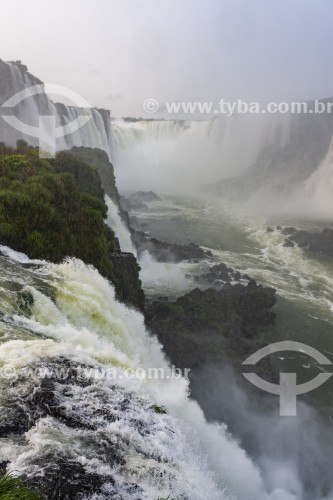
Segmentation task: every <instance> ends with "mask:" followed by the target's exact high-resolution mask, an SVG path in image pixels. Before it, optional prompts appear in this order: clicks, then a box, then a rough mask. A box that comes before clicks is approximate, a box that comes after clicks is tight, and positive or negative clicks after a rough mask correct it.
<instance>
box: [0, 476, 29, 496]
mask: <svg viewBox="0 0 333 500" xmlns="http://www.w3.org/2000/svg"><path fill="white" fill-rule="evenodd" d="M0 500H38V495H37V494H36V493H34V492H33V491H30V490H28V489H27V488H26V487H25V486H24V485H23V484H22V482H21V480H20V479H18V478H16V477H12V476H10V475H8V474H1V475H0Z"/></svg>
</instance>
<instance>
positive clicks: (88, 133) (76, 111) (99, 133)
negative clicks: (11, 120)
mask: <svg viewBox="0 0 333 500" xmlns="http://www.w3.org/2000/svg"><path fill="white" fill-rule="evenodd" d="M34 85H41V86H43V83H42V82H41V81H40V80H38V79H37V78H36V77H34V76H33V75H31V74H30V73H29V72H28V71H27V69H26V67H25V66H23V65H21V64H20V63H6V62H4V61H2V60H0V104H3V103H5V102H6V101H7V100H8V99H9V98H11V97H12V96H14V95H15V94H16V93H17V92H19V91H21V90H23V89H25V88H28V87H32V86H34ZM14 115H15V117H17V118H18V119H19V120H20V121H21V122H24V123H25V124H27V125H30V126H35V127H36V126H38V121H39V117H40V116H45V115H49V116H55V117H56V126H57V127H59V126H64V125H66V124H69V123H71V122H73V121H74V120H76V119H78V118H79V117H82V115H83V116H88V117H89V118H90V119H89V121H88V122H87V123H86V124H85V125H83V126H82V127H81V128H79V129H78V130H77V131H76V132H74V133H71V134H68V135H66V136H65V137H59V138H57V140H56V149H57V151H59V150H61V149H70V148H71V147H73V146H87V147H92V148H100V149H103V150H104V151H106V153H107V154H108V155H109V157H110V155H111V128H110V126H111V125H110V124H111V121H110V113H109V112H108V111H106V110H99V109H94V108H86V109H82V108H78V107H75V106H66V105H64V104H59V103H54V102H53V101H52V100H51V99H50V97H49V96H48V95H47V94H46V93H41V94H38V95H36V96H33V97H29V98H27V99H24V100H22V101H21V102H20V103H18V104H17V105H16V106H15V113H14ZM18 139H24V140H26V141H27V143H28V144H32V145H34V146H35V145H38V142H39V141H38V138H36V137H33V136H30V135H25V134H23V133H22V132H20V131H18V130H16V129H15V128H13V127H11V126H10V125H9V124H8V123H7V122H6V121H5V120H4V119H3V118H2V117H1V116H0V142H5V143H6V144H8V145H12V146H15V143H16V141H17V140H18Z"/></svg>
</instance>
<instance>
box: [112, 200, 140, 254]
mask: <svg viewBox="0 0 333 500" xmlns="http://www.w3.org/2000/svg"><path fill="white" fill-rule="evenodd" d="M105 203H106V205H107V207H108V214H107V220H106V222H107V224H108V225H109V226H110V227H111V229H113V231H114V233H115V235H116V236H117V238H118V240H119V244H120V249H121V250H122V251H123V252H131V253H132V254H134V255H135V256H136V249H135V248H134V245H133V243H132V238H131V233H130V231H129V229H128V227H127V226H126V224H125V222H124V221H123V220H122V218H121V216H120V213H119V208H118V207H117V205H116V204H115V203H114V201H113V200H111V198H110V197H109V196H108V195H105Z"/></svg>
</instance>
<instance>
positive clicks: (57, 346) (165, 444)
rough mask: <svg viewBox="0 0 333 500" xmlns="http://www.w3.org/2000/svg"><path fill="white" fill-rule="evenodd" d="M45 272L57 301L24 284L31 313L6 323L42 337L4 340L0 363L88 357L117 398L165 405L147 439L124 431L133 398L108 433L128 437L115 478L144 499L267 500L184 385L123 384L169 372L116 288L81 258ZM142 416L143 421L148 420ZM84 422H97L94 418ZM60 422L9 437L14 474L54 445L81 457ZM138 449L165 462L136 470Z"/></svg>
mask: <svg viewBox="0 0 333 500" xmlns="http://www.w3.org/2000/svg"><path fill="white" fill-rule="evenodd" d="M35 272H36V273H37V271H35ZM47 273H48V274H49V276H50V278H48V279H47V281H48V283H50V284H52V287H53V288H54V301H52V300H51V299H50V298H49V297H47V296H46V295H45V294H43V293H42V292H41V291H40V290H37V289H36V287H34V286H31V285H29V286H27V290H28V291H30V292H31V293H32V294H33V297H34V305H33V309H32V317H25V316H22V315H18V314H13V315H11V316H8V317H7V321H9V323H10V324H12V325H17V327H20V328H21V329H22V328H26V329H28V330H30V331H33V332H35V333H36V334H38V335H42V337H40V338H38V339H37V338H36V339H35V340H31V339H29V340H26V341H25V340H9V341H7V342H5V343H3V344H1V345H0V364H1V366H3V365H4V364H5V365H6V366H7V367H12V368H15V369H19V368H22V367H24V366H26V365H29V364H31V363H36V362H38V360H39V361H41V360H45V359H49V360H52V359H57V358H58V357H59V356H61V355H65V356H66V357H67V358H70V359H72V360H73V362H74V361H76V362H77V361H81V362H85V363H87V362H88V361H89V362H90V363H91V362H93V364H95V366H104V367H106V366H108V367H114V368H116V369H117V379H113V380H112V381H111V384H113V385H114V384H116V387H118V389H117V390H119V391H120V393H121V392H122V391H124V390H125V391H126V390H127V391H128V390H130V391H132V392H133V393H134V394H135V395H137V396H138V397H139V398H141V399H143V400H146V401H148V402H149V401H151V402H154V403H157V404H159V405H163V406H164V407H165V408H166V409H167V411H168V415H167V416H163V415H162V416H161V417H155V422H151V421H147V422H146V423H147V425H148V428H149V426H150V425H153V429H154V433H153V436H152V437H151V439H150V438H149V436H148V437H147V439H145V440H142V439H141V438H140V436H139V435H138V434H137V432H136V431H135V429H133V428H132V427H131V426H130V420H131V418H134V416H135V414H139V415H141V414H142V413H144V412H143V410H141V409H140V408H139V407H136V406H135V402H134V403H133V405H134V407H133V414H132V417H131V416H130V415H129V416H126V415H124V416H123V418H122V414H121V412H120V413H119V420H117V421H116V422H114V423H112V422H110V423H109V424H108V428H107V432H110V433H116V435H118V439H119V440H125V439H127V438H126V434H127V433H130V445H129V447H128V448H127V451H126V453H127V454H128V455H127V456H126V466H125V467H123V468H121V470H117V471H116V472H117V474H118V475H119V476H121V479H122V480H128V479H129V477H131V478H132V480H135V482H136V483H137V484H139V485H140V486H141V487H142V488H143V491H144V496H143V498H146V499H147V500H152V499H156V498H157V497H158V495H168V494H171V495H173V496H174V497H176V498H177V497H178V496H179V495H185V497H186V498H189V499H191V500H199V499H200V500H201V499H202V500H223V499H230V500H231V499H244V500H245V499H248V500H254V499H255V500H262V499H265V498H268V496H267V495H266V493H264V491H263V486H262V481H261V478H260V475H259V473H258V471H257V470H256V468H255V466H254V465H253V464H252V463H251V461H250V460H249V459H248V458H247V457H246V455H245V453H244V451H243V450H242V449H241V448H239V447H238V445H237V444H236V443H235V442H233V441H232V440H231V439H230V438H229V437H228V436H227V434H226V432H225V430H224V428H223V427H222V426H219V425H208V424H207V423H206V422H205V419H204V417H203V414H202V411H201V410H200V409H199V407H198V405H197V404H196V403H195V402H193V401H190V400H189V399H188V395H187V391H188V389H187V382H186V380H185V379H178V380H175V379H172V378H171V379H159V380H156V379H142V380H138V379H135V380H125V379H122V375H123V374H124V369H126V368H132V369H136V368H147V369H148V368H151V367H160V368H161V367H162V368H163V369H164V370H165V373H170V369H169V366H168V364H167V363H166V361H165V360H164V357H163V354H162V352H161V346H160V345H159V344H158V342H157V340H156V339H155V338H153V337H150V336H149V334H148V333H147V332H146V330H145V327H144V321H143V317H142V315H141V314H140V313H138V312H136V311H134V310H132V309H129V308H128V307H126V306H125V305H123V304H121V303H119V302H118V301H117V300H116V299H115V294H114V289H113V287H112V286H111V285H110V284H109V283H108V282H107V281H106V280H105V279H104V278H102V277H101V276H100V275H99V274H98V272H97V271H96V270H95V269H93V268H91V267H88V266H86V265H84V264H83V263H82V262H80V261H76V260H73V259H71V260H67V261H66V262H65V263H63V264H60V265H51V264H49V265H47V266H46V268H44V269H43V272H42V276H43V277H44V279H45V275H47ZM101 364H102V365H101ZM109 384H110V383H109V382H108V381H105V380H102V383H100V384H99V385H98V384H97V385H98V387H99V388H100V389H99V390H102V391H104V396H105V394H107V393H108V391H109V390H110V388H111V386H110V385H109ZM109 387H110V388H109ZM78 397H79V395H78ZM82 397H83V394H82ZM84 397H85V401H86V402H85V405H86V406H87V405H89V406H91V404H92V401H91V400H90V396H89V392H87V391H85V395H84ZM91 397H92V396H91ZM74 401H75V398H74ZM100 404H103V403H102V402H99V400H98V398H97V399H96V397H95V399H94V405H95V408H94V411H97V410H98V408H99V405H100ZM96 405H97V406H96ZM75 407H76V406H75V405H74V407H73V408H75ZM70 408H72V401H71V402H70ZM73 411H74V410H73ZM82 411H84V405H83V407H82ZM141 417H142V418H144V414H143V415H141ZM89 418H91V420H92V421H94V419H95V418H96V417H95V416H94V412H93V413H91V414H90V415H89ZM126 418H129V420H126ZM149 418H150V417H149V416H147V419H149ZM59 425H60V424H59V423H57V422H54V420H53V418H51V417H46V418H43V419H40V420H39V421H38V422H37V424H36V425H35V426H33V427H32V429H31V430H30V431H29V432H28V434H27V435H26V436H25V439H24V441H23V442H22V443H21V444H20V445H19V446H17V445H15V442H13V441H11V439H7V440H6V439H5V440H3V443H2V444H3V447H2V451H1V457H2V458H7V459H8V458H10V459H11V466H10V470H13V471H15V472H16V473H20V472H22V473H23V472H24V473H28V475H29V474H33V468H32V469H31V466H30V465H29V464H30V463H34V461H35V460H36V457H37V458H38V455H39V454H40V455H43V453H44V450H45V447H46V446H48V447H51V449H52V448H54V447H57V446H59V445H60V446H62V447H64V449H65V450H67V448H68V446H70V447H72V448H73V447H74V451H73V449H72V450H71V453H74V452H75V453H74V454H76V453H78V452H79V448H78V449H77V450H76V447H77V446H79V440H80V432H77V431H75V430H71V429H70V428H65V427H64V426H63V425H62V424H61V425H60V426H59ZM64 433H65V434H64ZM76 434H77V438H75V435H76ZM76 439H77V440H78V441H76ZM96 439H97V438H96ZM75 443H76V444H75ZM136 448H139V449H140V448H142V451H143V452H145V453H148V452H149V453H153V454H155V455H160V454H162V455H163V456H164V459H165V462H164V465H163V464H162V465H158V463H157V462H154V463H152V462H151V460H148V459H146V460H145V459H144V458H141V460H140V474H138V472H139V469H138V468H137V467H138V463H137V460H134V461H133V458H134V457H133V458H130V455H131V454H132V453H134V450H135V449H136ZM75 450H76V451H75ZM149 450H150V451H149ZM68 451H69V450H68ZM80 454H81V459H80V460H81V462H82V463H83V464H84V465H85V466H86V468H87V470H89V468H93V469H96V468H98V466H101V464H100V463H97V462H96V459H95V461H94V459H93V457H89V455H85V449H84V447H83V448H82V445H81V448H80ZM156 467H157V468H160V467H163V468H164V474H163V475H162V476H160V475H159V474H157V475H156V476H155V473H153V469H155V468H156ZM104 468H105V466H104ZM113 472H114V471H113ZM155 472H156V471H155ZM110 473H111V471H110ZM171 476H173V479H172V481H171V482H170V478H171ZM125 498H131V497H130V496H128V497H125ZM269 498H274V499H277V498H283V499H284V500H285V498H286V497H285V496H280V494H279V493H278V492H277V491H275V492H274V493H272V496H270V497H269Z"/></svg>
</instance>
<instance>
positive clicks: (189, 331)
mask: <svg viewBox="0 0 333 500" xmlns="http://www.w3.org/2000/svg"><path fill="white" fill-rule="evenodd" d="M275 302H276V298H275V290H274V289H273V288H264V287H263V286H261V285H257V284H256V282H255V281H250V282H249V284H248V285H247V286H243V285H240V284H237V285H230V284H229V283H227V284H226V285H225V286H224V287H223V288H222V289H221V290H215V289H213V288H209V289H207V290H205V291H202V290H199V289H198V288H197V289H195V290H193V291H191V292H190V293H188V294H186V295H184V296H183V297H180V298H179V299H177V300H176V301H174V302H167V303H166V302H153V303H148V304H147V305H146V311H145V317H146V323H147V326H148V328H149V329H150V330H151V331H152V332H153V333H154V334H156V335H157V336H158V338H159V340H160V342H161V343H162V345H163V346H164V350H165V352H166V354H167V356H168V357H169V358H170V360H171V361H172V363H174V364H175V365H176V366H178V367H182V368H186V367H188V368H196V367H199V366H200V365H204V364H205V363H207V362H213V361H214V362H218V363H226V362H232V363H238V364H239V363H240V362H242V361H243V360H244V359H245V357H246V355H248V353H250V352H253V351H254V350H255V345H256V336H257V333H258V332H260V331H261V330H262V327H264V326H265V325H269V324H271V323H272V322H273V321H274V319H275V313H274V312H273V311H272V307H273V306H274V304H275Z"/></svg>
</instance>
